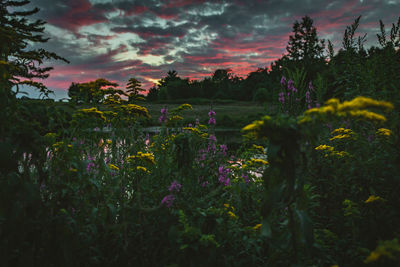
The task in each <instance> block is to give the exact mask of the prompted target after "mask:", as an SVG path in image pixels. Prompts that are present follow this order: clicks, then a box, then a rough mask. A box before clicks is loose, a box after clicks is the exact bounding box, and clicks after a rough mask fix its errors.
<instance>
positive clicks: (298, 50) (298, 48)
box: [286, 16, 325, 62]
mask: <svg viewBox="0 0 400 267" xmlns="http://www.w3.org/2000/svg"><path fill="white" fill-rule="evenodd" d="M293 33H294V35H291V36H289V43H288V45H287V47H286V50H287V52H288V55H287V57H288V58H289V59H291V60H294V61H299V60H303V61H306V62H307V61H310V60H315V59H323V58H324V48H325V45H324V43H325V41H324V40H320V39H318V35H317V29H316V28H315V27H314V26H313V20H312V19H311V18H310V17H308V16H305V17H303V18H302V21H301V22H298V21H296V22H295V23H294V24H293Z"/></svg>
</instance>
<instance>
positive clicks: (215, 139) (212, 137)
mask: <svg viewBox="0 0 400 267" xmlns="http://www.w3.org/2000/svg"><path fill="white" fill-rule="evenodd" d="M208 139H209V140H210V141H214V142H217V138H216V137H215V135H213V134H211V135H210V137H209V138H208Z"/></svg>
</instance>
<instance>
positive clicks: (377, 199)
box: [364, 195, 384, 203]
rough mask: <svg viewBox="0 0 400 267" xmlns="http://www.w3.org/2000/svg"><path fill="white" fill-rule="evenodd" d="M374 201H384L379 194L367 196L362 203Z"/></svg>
mask: <svg viewBox="0 0 400 267" xmlns="http://www.w3.org/2000/svg"><path fill="white" fill-rule="evenodd" d="M375 201H384V199H383V198H381V197H380V196H374V195H371V196H369V198H368V199H367V200H365V201H364V203H372V202H375Z"/></svg>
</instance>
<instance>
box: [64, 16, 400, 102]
mask: <svg viewBox="0 0 400 267" xmlns="http://www.w3.org/2000/svg"><path fill="white" fill-rule="evenodd" d="M360 19H361V16H360V17H358V18H357V19H355V21H354V23H353V24H351V25H350V26H348V27H347V28H346V30H345V32H344V34H343V40H342V45H341V47H340V48H339V49H334V47H333V44H332V43H331V42H330V41H329V40H328V41H326V40H324V39H320V38H319V37H318V34H317V29H316V27H314V25H313V20H312V19H311V18H310V17H308V16H305V17H303V18H302V20H301V21H296V22H295V23H294V24H293V30H292V32H293V33H292V35H290V36H289V41H288V44H287V47H286V53H285V54H284V55H283V56H282V57H281V58H279V59H278V60H276V61H274V62H273V63H272V64H271V65H270V66H269V67H265V68H259V69H257V70H256V71H253V72H250V73H249V74H248V75H247V76H246V77H244V78H243V77H239V76H237V75H235V74H234V73H233V72H232V70H231V69H229V68H228V69H217V70H215V71H214V73H213V74H212V75H211V76H210V77H206V78H204V79H202V80H190V79H188V78H182V77H180V76H179V75H178V73H177V71H176V70H170V71H168V73H167V75H166V76H165V77H163V78H161V79H160V80H159V82H158V84H155V85H154V86H153V87H152V88H150V90H149V92H148V94H147V95H146V96H145V95H142V97H146V99H147V100H148V101H160V100H177V99H182V100H183V99H189V98H206V99H233V100H245V101H256V102H266V101H267V102H270V101H276V100H278V95H279V93H280V92H281V84H280V81H281V79H282V77H287V78H288V79H291V80H292V81H293V82H294V86H296V87H299V89H300V90H301V89H304V87H306V86H307V85H308V84H309V83H310V82H311V83H312V84H313V89H314V92H313V94H314V95H315V96H314V97H316V98H318V100H319V101H324V100H326V99H328V98H330V97H337V98H341V99H342V98H345V99H348V98H352V97H354V96H357V95H365V96H375V97H378V98H384V99H393V98H398V96H397V90H398V88H400V77H399V75H398V73H400V52H399V51H400V50H399V48H400V17H399V19H398V21H397V22H396V23H393V24H392V27H391V29H390V32H389V33H387V30H386V28H385V25H384V24H383V22H382V21H379V23H380V32H379V33H377V39H378V44H377V45H376V46H371V47H370V48H368V49H366V48H365V46H364V45H365V42H366V40H367V39H366V38H367V35H366V34H365V35H360V34H358V33H357V29H358V27H359V24H360ZM335 50H337V52H335ZM110 85H112V84H110V83H108V84H107V83H105V81H104V80H103V79H101V80H98V81H97V82H94V83H93V82H92V83H83V84H77V83H72V84H71V86H70V88H69V90H68V92H69V93H68V94H69V96H70V97H71V99H72V100H73V101H78V102H85V101H89V102H91V101H101V99H104V96H105V95H107V94H116V93H117V94H119V95H121V96H123V95H125V96H126V97H128V98H129V101H130V102H131V101H135V100H136V99H137V97H138V96H140V95H141V94H143V93H144V92H145V90H144V89H142V88H141V83H140V81H138V80H137V79H135V78H131V79H130V80H129V83H128V85H127V91H126V92H122V91H116V92H114V93H113V92H112V91H110V88H109V87H106V88H107V89H106V90H104V89H103V88H104V87H103V86H110ZM302 87H303V88H302ZM100 95H101V96H102V98H101V97H100V98H98V96H100ZM94 99H95V100H94Z"/></svg>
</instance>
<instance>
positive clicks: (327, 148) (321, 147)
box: [315, 145, 334, 151]
mask: <svg viewBox="0 0 400 267" xmlns="http://www.w3.org/2000/svg"><path fill="white" fill-rule="evenodd" d="M315 150H321V151H323V150H326V151H333V150H334V147H332V146H327V145H319V146H317V147H316V148H315Z"/></svg>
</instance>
